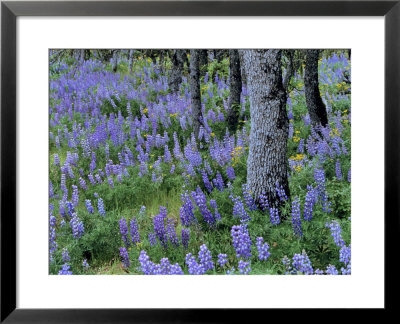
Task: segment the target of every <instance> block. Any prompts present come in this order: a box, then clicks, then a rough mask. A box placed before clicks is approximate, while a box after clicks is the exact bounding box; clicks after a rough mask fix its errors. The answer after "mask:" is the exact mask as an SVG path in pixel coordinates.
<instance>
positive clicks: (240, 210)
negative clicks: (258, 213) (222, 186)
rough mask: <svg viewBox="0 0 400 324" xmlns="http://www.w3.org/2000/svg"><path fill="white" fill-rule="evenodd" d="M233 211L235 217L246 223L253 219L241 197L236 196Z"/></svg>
mask: <svg viewBox="0 0 400 324" xmlns="http://www.w3.org/2000/svg"><path fill="white" fill-rule="evenodd" d="M232 213H233V216H234V217H238V218H240V221H241V222H242V223H246V222H248V221H250V220H251V218H250V216H249V214H247V212H246V209H245V208H244V205H243V201H242V200H241V199H239V198H234V205H233V212H232Z"/></svg>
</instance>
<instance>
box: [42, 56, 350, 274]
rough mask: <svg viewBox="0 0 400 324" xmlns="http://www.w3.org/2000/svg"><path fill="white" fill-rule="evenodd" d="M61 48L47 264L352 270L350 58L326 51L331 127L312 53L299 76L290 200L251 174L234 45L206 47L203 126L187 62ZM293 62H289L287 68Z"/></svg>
mask: <svg viewBox="0 0 400 324" xmlns="http://www.w3.org/2000/svg"><path fill="white" fill-rule="evenodd" d="M61 52H62V51H60V50H58V51H50V53H49V59H50V67H49V83H50V85H49V96H50V98H49V273H50V274H73V275H85V274H89V275H106V274H118V275H143V274H146V275H152V274H162V275H167V274H171V275H178V274H192V275H200V274H205V275H206V274H211V275H212V274H214V275H220V274H235V275H245V274H248V275H252V274H255V275H268V274H271V275H272V274H282V275H284V274H287V275H292V274H297V275H300V274H304V275H312V274H318V275H325V274H326V275H341V274H345V275H348V274H351V217H350V216H351V189H350V188H351V98H350V97H351V63H350V59H349V53H348V51H346V50H322V51H321V53H320V58H319V61H318V77H319V92H320V95H321V97H322V100H323V102H324V104H325V106H326V112H327V116H328V123H327V125H326V126H325V127H324V126H321V127H319V128H316V127H312V124H311V122H310V115H309V112H308V108H307V104H306V98H305V91H304V76H303V74H304V64H300V65H299V66H298V68H296V71H295V72H294V73H293V77H292V78H291V79H290V80H289V85H288V88H287V89H288V90H287V100H286V113H287V119H288V122H289V132H288V139H287V168H288V175H287V177H288V183H289V188H290V195H289V192H285V190H284V189H283V187H282V186H281V185H280V184H279V183H276V188H275V190H276V193H277V195H278V196H279V200H280V204H279V208H275V207H274V205H272V204H271V202H270V201H269V199H268V197H267V195H264V194H261V195H258V196H255V195H254V194H253V192H252V191H251V190H250V189H249V187H248V185H247V170H248V168H247V166H248V165H247V161H248V157H249V144H250V132H251V123H252V119H251V114H250V99H249V92H248V88H247V85H246V83H245V82H244V83H243V85H242V90H241V96H240V105H239V107H238V112H239V120H238V123H237V128H236V129H235V131H232V130H230V128H229V127H228V126H229V125H228V121H227V110H228V102H229V96H230V88H229V75H230V64H229V63H230V62H229V57H223V58H221V59H217V58H216V57H214V56H213V55H211V54H210V55H209V56H208V61H207V62H206V64H205V65H203V71H202V72H203V73H202V75H201V78H200V95H201V96H200V98H201V115H202V123H201V126H200V130H199V133H198V136H196V135H195V132H194V130H193V118H192V116H193V111H192V103H191V88H190V83H189V75H190V73H189V72H190V71H189V66H187V63H185V67H184V70H183V74H182V82H181V83H180V86H179V90H178V91H177V92H173V91H171V89H170V87H169V83H168V79H169V77H170V74H171V72H172V71H173V65H172V62H171V59H170V58H169V57H168V56H165V57H155V58H154V57H153V58H150V57H148V56H146V55H145V54H143V53H144V52H140V51H137V53H138V54H137V55H136V56H135V57H133V58H132V57H128V52H129V50H127V51H123V50H121V51H120V53H119V55H118V56H114V57H113V58H111V60H109V61H105V60H103V59H100V58H99V57H98V56H96V51H95V50H91V51H90V53H89V54H90V55H88V57H86V58H85V59H79V58H77V57H74V56H73V55H72V56H68V55H60V53H61ZM286 69H287V66H286V64H285V61H284V60H283V63H282V74H283V75H285V71H286Z"/></svg>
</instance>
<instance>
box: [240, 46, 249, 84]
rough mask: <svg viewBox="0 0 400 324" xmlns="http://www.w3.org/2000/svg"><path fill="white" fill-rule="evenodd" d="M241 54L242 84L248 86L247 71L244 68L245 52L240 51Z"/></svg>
mask: <svg viewBox="0 0 400 324" xmlns="http://www.w3.org/2000/svg"><path fill="white" fill-rule="evenodd" d="M238 52H239V61H240V75H241V78H242V84H244V85H245V86H247V75H246V70H245V66H244V61H243V60H244V58H243V52H244V51H238Z"/></svg>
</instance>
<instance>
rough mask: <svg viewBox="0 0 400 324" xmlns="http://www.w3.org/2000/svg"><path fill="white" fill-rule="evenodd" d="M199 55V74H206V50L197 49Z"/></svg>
mask: <svg viewBox="0 0 400 324" xmlns="http://www.w3.org/2000/svg"><path fill="white" fill-rule="evenodd" d="M199 55H200V57H199V64H200V76H204V75H205V74H206V71H207V64H208V54H207V50H199Z"/></svg>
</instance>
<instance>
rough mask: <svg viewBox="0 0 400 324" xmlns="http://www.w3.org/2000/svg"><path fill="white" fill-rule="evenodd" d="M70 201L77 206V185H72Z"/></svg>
mask: <svg viewBox="0 0 400 324" xmlns="http://www.w3.org/2000/svg"><path fill="white" fill-rule="evenodd" d="M71 200H72V203H73V204H74V206H75V207H76V206H78V203H79V194H78V187H77V186H75V185H72V197H71Z"/></svg>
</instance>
